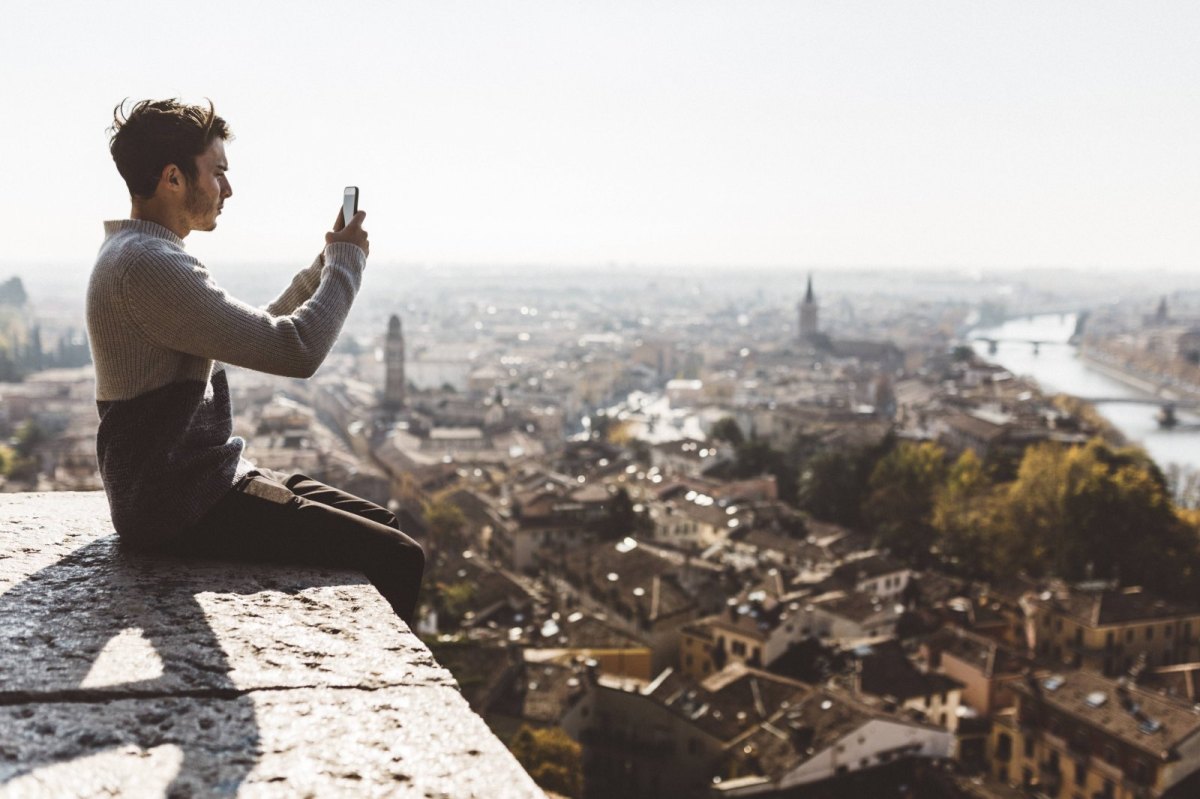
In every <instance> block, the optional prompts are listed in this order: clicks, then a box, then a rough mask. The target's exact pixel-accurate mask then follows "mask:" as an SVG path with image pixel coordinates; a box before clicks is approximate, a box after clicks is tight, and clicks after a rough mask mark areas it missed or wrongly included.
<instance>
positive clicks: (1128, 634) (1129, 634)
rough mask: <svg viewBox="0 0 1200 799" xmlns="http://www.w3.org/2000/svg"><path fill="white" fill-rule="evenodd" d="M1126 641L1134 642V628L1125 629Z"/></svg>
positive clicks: (1128, 642)
mask: <svg viewBox="0 0 1200 799" xmlns="http://www.w3.org/2000/svg"><path fill="white" fill-rule="evenodd" d="M1125 643H1127V644H1132V643H1133V630H1126V631H1125Z"/></svg>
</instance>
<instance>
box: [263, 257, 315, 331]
mask: <svg viewBox="0 0 1200 799" xmlns="http://www.w3.org/2000/svg"><path fill="white" fill-rule="evenodd" d="M324 268H325V253H324V252H322V253H320V254H319V255H317V259H316V260H315V261H313V262H312V265H311V266H309V267H307V268H305V269H301V270H300V271H299V272H297V273H296V275H295V277H293V278H292V283H291V285H289V286H288V287H287V288H286V289H284V291H283V293H282V294H280V295H279V296H278V297H276V298H275V299H274V300H272V301H271V302H270V303H269V304H268V305H267V306H266V308H265V310H266V312H267V313H269V314H270V315H271V316H287V315H288V314H290V313H292V312H293V311H295V310H296V309H297V308H299V307H300V306H301V305H302V304H304V303H305V302H308V298H309V297H311V296H312V295H313V292H314V291H316V290H317V286H319V285H320V284H321V271H322V270H324Z"/></svg>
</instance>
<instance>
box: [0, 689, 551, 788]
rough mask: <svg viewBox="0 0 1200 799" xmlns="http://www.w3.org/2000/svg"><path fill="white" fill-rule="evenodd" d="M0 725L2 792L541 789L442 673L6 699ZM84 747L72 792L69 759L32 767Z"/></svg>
mask: <svg viewBox="0 0 1200 799" xmlns="http://www.w3.org/2000/svg"><path fill="white" fill-rule="evenodd" d="M330 693H334V694H336V695H335V696H332V697H331V696H330ZM0 724H2V725H3V726H4V728H5V730H6V732H5V734H4V738H5V739H6V740H5V742H4V743H3V744H2V745H0V747H2V748H0V782H4V781H7V784H6V785H4V787H0V792H4V791H8V792H11V793H12V794H14V795H20V793H22V792H24V791H29V792H31V793H34V792H41V793H42V794H43V795H46V796H55V797H59V796H62V797H68V796H82V795H94V792H95V788H96V787H97V785H122V784H123V787H124V788H125V790H126V791H128V790H129V789H130V788H133V789H135V790H136V789H137V788H138V787H139V786H146V787H149V788H151V790H152V791H153V792H156V793H157V795H163V793H164V792H165V793H169V794H175V795H179V796H205V795H212V794H221V793H224V792H226V790H227V789H232V790H236V792H237V795H238V796H243V797H257V796H264V797H268V796H278V797H293V796H306V795H307V796H318V797H326V796H347V797H351V796H352V797H360V796H447V797H488V798H489V799H491V798H493V797H494V798H495V799H503V798H504V797H513V798H514V799H516V798H517V797H530V796H540V793H538V792H537V789H536V788H535V787H534V786H533V785H532V783H531V781H530V780H529V778H528V777H527V776H525V775H524V773H523V772H520V773H514V769H516V770H517V772H519V767H517V766H516V765H515V763H514V762H513V760H512V756H511V755H510V754H509V753H508V752H507V750H505V749H504V747H503V746H502V745H501V744H500V742H499V741H497V740H496V738H495V737H494V736H493V735H492V733H491V732H490V731H489V730H488V729H487V726H486V725H485V724H484V723H483V721H482V720H481V719H480V718H479V717H478V716H476V715H475V714H474V713H472V712H471V710H470V708H468V707H467V704H466V702H465V701H464V700H463V699H462V697H461V696H459V695H458V693H457V692H456V691H455V690H454V689H453V688H449V687H446V686H429V687H424V686H406V687H404V688H384V689H378V690H374V691H364V690H357V689H340V690H336V691H333V692H331V691H329V690H328V689H292V690H286V691H254V692H252V693H250V694H248V695H247V696H245V697H242V698H239V699H236V700H203V699H188V698H166V699H157V700H137V699H117V700H113V701H110V702H104V703H97V704H85V705H66V704H62V703H57V704H51V705H43V706H40V707H39V708H38V709H37V713H36V714H33V715H25V716H22V715H21V712H20V709H14V708H11V707H10V708H0ZM51 729H52V730H53V731H52V732H50V730H51ZM81 756H90V758H91V759H92V761H91V762H89V761H87V760H80V761H78V762H79V763H80V764H85V763H86V764H87V765H88V768H89V771H90V772H91V773H90V774H89V775H88V779H86V780H84V786H85V787H84V789H83V790H82V791H81V790H80V784H79V781H80V780H81V775H80V774H78V773H77V772H76V770H69V769H61V768H59V769H55V768H43V769H38V770H37V771H35V772H34V773H30V768H29V767H30V766H31V765H36V764H39V763H59V762H63V761H70V760H71V759H73V758H78V757H81ZM172 766H173V767H174V768H173V770H169V771H168V772H167V777H168V779H167V780H164V775H163V770H164V767H168V768H169V767H172ZM172 773H173V776H172ZM131 776H136V777H137V779H136V780H131V779H130V777H131ZM514 777H519V779H514ZM131 783H132V784H131ZM168 784H169V791H168V790H166V789H167V787H168Z"/></svg>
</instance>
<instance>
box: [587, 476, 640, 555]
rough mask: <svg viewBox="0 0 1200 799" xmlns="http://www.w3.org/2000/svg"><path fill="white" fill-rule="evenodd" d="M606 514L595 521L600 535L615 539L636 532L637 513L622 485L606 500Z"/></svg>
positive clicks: (607, 538)
mask: <svg viewBox="0 0 1200 799" xmlns="http://www.w3.org/2000/svg"><path fill="white" fill-rule="evenodd" d="M607 510H608V514H607V515H606V516H605V517H604V518H603V519H600V520H599V521H598V522H597V525H596V531H597V532H598V533H599V534H600V537H601V538H603V539H605V540H608V541H615V540H617V539H618V538H624V537H625V536H627V535H631V534H633V533H634V532H636V528H637V525H638V515H637V513H636V512H635V511H634V509H633V500H632V499H630V498H629V492H628V491H627V490H625V487H624V486H621V487H620V488H618V489H617V491H616V493H614V494H613V495H612V498H611V499H610V500H609V501H608V507H607Z"/></svg>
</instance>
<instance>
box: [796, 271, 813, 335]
mask: <svg viewBox="0 0 1200 799" xmlns="http://www.w3.org/2000/svg"><path fill="white" fill-rule="evenodd" d="M798 307H799V310H800V338H801V339H810V338H812V337H813V336H815V335H816V334H817V298H816V295H814V294H813V287H812V275H811V274H810V275H809V276H808V291H807V292H805V294H804V299H803V300H802V301H801V302H800V305H799V306H798Z"/></svg>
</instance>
